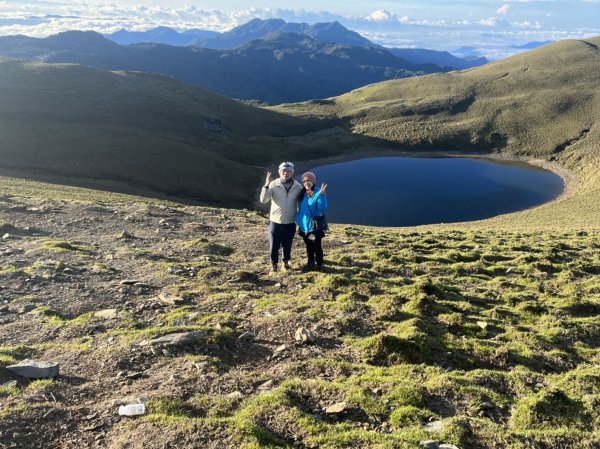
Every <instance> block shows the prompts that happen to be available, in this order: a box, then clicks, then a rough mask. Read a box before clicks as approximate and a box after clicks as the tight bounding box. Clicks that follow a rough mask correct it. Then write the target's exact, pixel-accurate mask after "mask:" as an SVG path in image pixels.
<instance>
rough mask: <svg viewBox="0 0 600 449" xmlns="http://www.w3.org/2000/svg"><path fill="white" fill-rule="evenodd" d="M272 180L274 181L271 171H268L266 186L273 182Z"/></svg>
mask: <svg viewBox="0 0 600 449" xmlns="http://www.w3.org/2000/svg"><path fill="white" fill-rule="evenodd" d="M271 181H273V176H271V172H270V171H268V172H267V179H265V187H268V186H269V184H271Z"/></svg>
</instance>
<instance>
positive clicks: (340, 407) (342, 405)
mask: <svg viewBox="0 0 600 449" xmlns="http://www.w3.org/2000/svg"><path fill="white" fill-rule="evenodd" d="M347 408H348V403H347V402H338V403H336V404H333V405H330V406H329V407H327V408H326V409H325V413H326V414H328V415H337V414H338V413H342V412H343V411H344V410H346V409H347Z"/></svg>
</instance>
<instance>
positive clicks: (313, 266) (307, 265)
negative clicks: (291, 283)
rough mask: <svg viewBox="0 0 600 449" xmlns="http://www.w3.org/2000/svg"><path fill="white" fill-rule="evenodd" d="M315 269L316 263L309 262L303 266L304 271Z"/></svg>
mask: <svg viewBox="0 0 600 449" xmlns="http://www.w3.org/2000/svg"><path fill="white" fill-rule="evenodd" d="M314 269H315V263H314V262H308V263H307V264H306V265H304V267H303V268H302V271H313V270H314Z"/></svg>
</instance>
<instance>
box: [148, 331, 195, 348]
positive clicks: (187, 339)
mask: <svg viewBox="0 0 600 449" xmlns="http://www.w3.org/2000/svg"><path fill="white" fill-rule="evenodd" d="M201 338H204V332H203V331H193V332H178V333H174V334H167V335H163V336H162V337H159V338H155V339H154V340H150V345H152V346H179V345H186V344H190V343H194V342H195V341H197V340H200V339H201Z"/></svg>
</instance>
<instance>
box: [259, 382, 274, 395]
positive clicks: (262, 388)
mask: <svg viewBox="0 0 600 449" xmlns="http://www.w3.org/2000/svg"><path fill="white" fill-rule="evenodd" d="M274 386H275V381H274V380H273V379H269V380H267V381H266V382H263V383H262V384H260V385H259V386H258V387H257V388H256V389H257V390H258V391H261V392H263V393H264V392H267V391H269V390H271V389H273V387H274Z"/></svg>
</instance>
